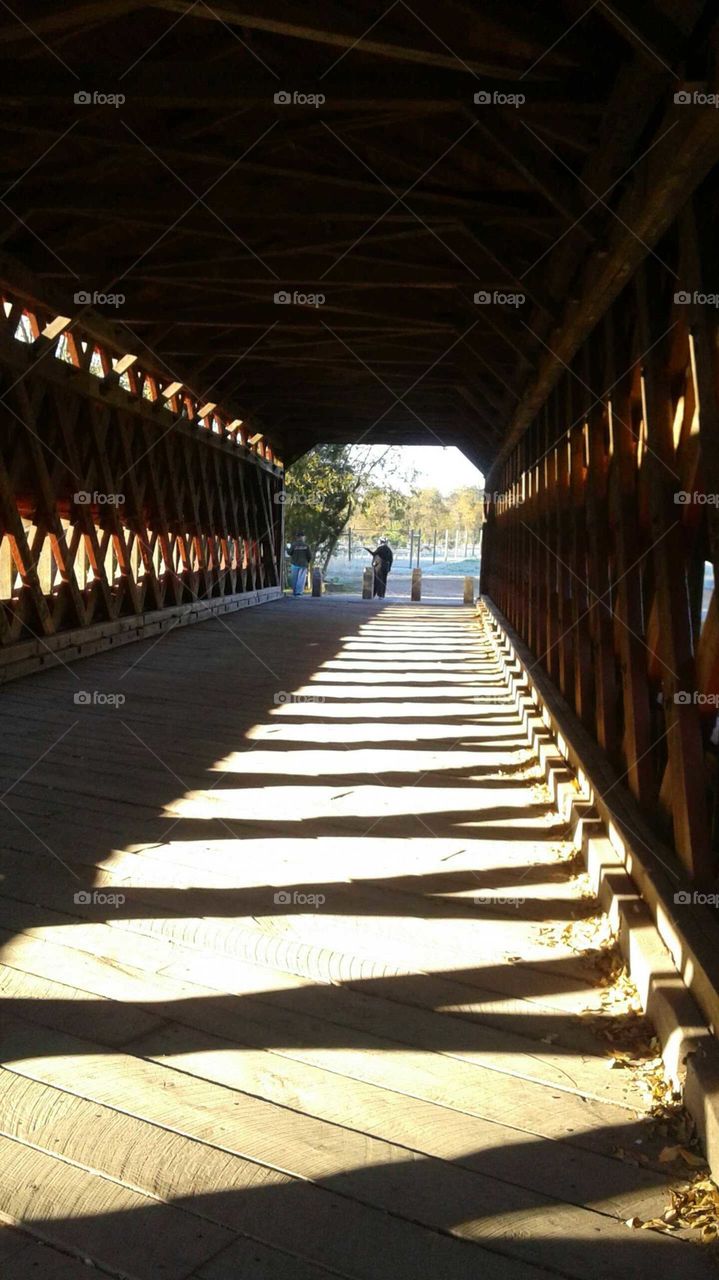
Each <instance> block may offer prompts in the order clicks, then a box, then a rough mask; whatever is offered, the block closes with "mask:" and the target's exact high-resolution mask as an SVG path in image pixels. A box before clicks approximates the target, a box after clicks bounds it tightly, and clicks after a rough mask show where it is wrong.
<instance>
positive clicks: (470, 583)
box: [464, 574, 474, 604]
mask: <svg viewBox="0 0 719 1280" xmlns="http://www.w3.org/2000/svg"><path fill="white" fill-rule="evenodd" d="M464 603H465V604H474V578H473V577H472V575H471V574H467V576H466V577H465V579H464Z"/></svg>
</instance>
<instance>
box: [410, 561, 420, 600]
mask: <svg viewBox="0 0 719 1280" xmlns="http://www.w3.org/2000/svg"><path fill="white" fill-rule="evenodd" d="M412 599H413V600H421V599H422V570H421V569H413V570H412Z"/></svg>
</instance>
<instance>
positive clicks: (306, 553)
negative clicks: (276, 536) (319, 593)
mask: <svg viewBox="0 0 719 1280" xmlns="http://www.w3.org/2000/svg"><path fill="white" fill-rule="evenodd" d="M289 555H290V586H291V587H292V594H293V596H301V595H302V593H303V592H304V589H305V583H306V582H307V571H308V569H309V567H310V564H311V563H312V552H311V551H310V548H309V547H308V545H307V539H306V538H305V535H304V533H298V534H297V537H296V538H295V540H294V542H292V543H291V544H290V547H289Z"/></svg>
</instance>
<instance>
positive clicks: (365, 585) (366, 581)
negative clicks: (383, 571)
mask: <svg viewBox="0 0 719 1280" xmlns="http://www.w3.org/2000/svg"><path fill="white" fill-rule="evenodd" d="M373 583H374V570H373V569H363V570H362V599H363V600H371V599H372V586H373Z"/></svg>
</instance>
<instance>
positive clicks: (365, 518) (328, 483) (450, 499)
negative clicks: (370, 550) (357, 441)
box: [285, 444, 483, 571]
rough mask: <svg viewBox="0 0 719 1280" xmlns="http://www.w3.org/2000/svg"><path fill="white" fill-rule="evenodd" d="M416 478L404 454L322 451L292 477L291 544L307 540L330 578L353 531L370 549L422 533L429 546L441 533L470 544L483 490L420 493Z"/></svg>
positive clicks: (339, 448)
mask: <svg viewBox="0 0 719 1280" xmlns="http://www.w3.org/2000/svg"><path fill="white" fill-rule="evenodd" d="M416 475H417V473H416V472H414V471H412V472H410V473H408V472H407V470H406V466H405V464H404V460H403V456H402V450H401V449H392V448H389V447H388V448H387V449H386V450H385V451H384V452H382V453H378V451H377V450H376V448H373V447H369V448H363V447H361V446H357V445H340V444H324V445H318V446H317V447H316V448H314V449H311V450H310V452H309V453H306V454H305V455H304V457H302V458H300V459H299V461H298V462H296V463H294V465H293V466H292V467H290V468H289V469H288V472H287V478H286V490H285V497H286V501H285V533H286V538H287V541H292V539H293V538H295V537H296V536H297V535H298V534H299V533H304V535H305V537H306V538H307V541H308V543H309V545H310V547H311V548H312V552H313V558H314V561H315V564H317V565H318V566H319V567H321V568H322V569H323V571H324V570H325V569H326V568H327V564H328V562H329V560H330V558H331V556H332V553H333V551H334V549H335V547H336V545H337V541H338V539H339V537H340V536H341V534H342V533H343V532H344V530H345V529H346V528H347V526H348V525H352V526H353V528H354V529H356V531H357V533H358V535H359V537H360V538H361V539H362V540H363V541H365V542H367V543H369V542H373V541H374V540H375V539H377V538H379V537H381V536H385V537H388V538H389V540H390V542H397V541H400V540H402V541H404V539H405V538H406V535H407V532H408V530H409V529H415V530H420V531H421V532H422V534H423V535H424V538H430V537H431V535H432V531H433V530H435V529H436V530H437V531H439V532H444V530H445V529H449V530H454V529H457V528H459V529H460V530H465V529H466V530H467V531H468V533H469V535H470V536H472V535H473V534H474V533H476V532H477V531H478V530H479V528H480V526H481V524H482V519H483V493H482V490H481V489H480V488H478V487H474V486H466V487H465V488H461V489H455V490H454V492H453V493H450V494H442V493H441V492H440V491H439V489H436V488H418V487H417V485H416Z"/></svg>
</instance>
